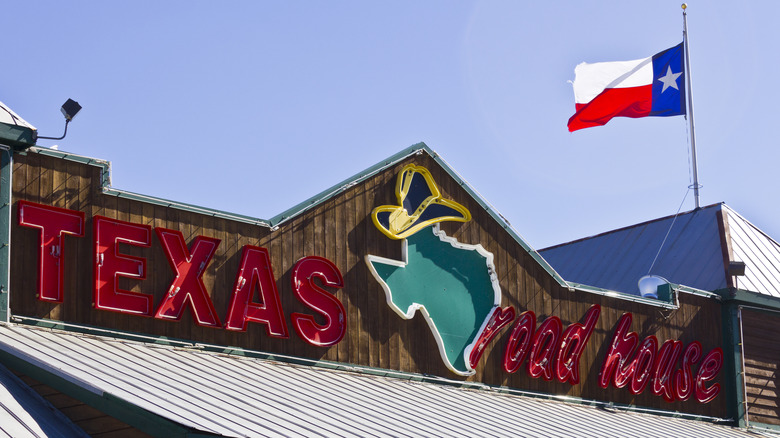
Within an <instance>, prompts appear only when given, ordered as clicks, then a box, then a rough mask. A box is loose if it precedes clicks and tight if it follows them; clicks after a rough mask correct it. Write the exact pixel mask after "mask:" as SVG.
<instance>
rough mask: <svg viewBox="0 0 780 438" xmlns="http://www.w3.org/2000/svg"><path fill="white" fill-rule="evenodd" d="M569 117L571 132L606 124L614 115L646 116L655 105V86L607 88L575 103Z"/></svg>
mask: <svg viewBox="0 0 780 438" xmlns="http://www.w3.org/2000/svg"><path fill="white" fill-rule="evenodd" d="M575 106H576V108H577V112H576V113H575V114H574V115H573V116H571V118H570V119H569V123H568V126H569V132H574V131H576V130H578V129H583V128H590V127H591V126H601V125H605V124H606V123H607V122H609V121H610V120H612V118H613V117H632V118H637V117H646V116H648V115H650V109H651V108H652V106H653V86H652V85H643V86H641V87H630V88H607V89H605V90H604V91H602V92H601V94H599V95H598V96H596V97H594V98H593V100H591V101H590V102H588V103H578V104H576V105H575Z"/></svg>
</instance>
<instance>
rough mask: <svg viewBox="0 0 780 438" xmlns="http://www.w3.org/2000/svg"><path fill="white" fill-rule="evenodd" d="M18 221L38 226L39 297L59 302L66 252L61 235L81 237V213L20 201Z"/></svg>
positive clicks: (82, 233) (82, 225)
mask: <svg viewBox="0 0 780 438" xmlns="http://www.w3.org/2000/svg"><path fill="white" fill-rule="evenodd" d="M19 225H22V226H25V227H30V228H38V229H39V230H40V231H39V243H40V247H41V249H40V251H39V252H38V299H39V300H42V301H54V302H57V303H61V302H62V283H63V281H64V273H65V270H64V266H65V259H64V258H63V257H62V255H63V254H64V253H65V249H64V246H63V240H64V239H63V237H64V235H66V234H68V235H71V236H76V237H84V213H82V212H80V211H73V210H66V209H64V208H57V207H49V206H47V205H40V204H33V203H32V202H27V201H19Z"/></svg>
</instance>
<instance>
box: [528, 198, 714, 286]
mask: <svg viewBox="0 0 780 438" xmlns="http://www.w3.org/2000/svg"><path fill="white" fill-rule="evenodd" d="M719 209H720V204H716V205H712V206H708V207H704V208H701V209H698V210H693V211H690V212H687V213H681V214H679V215H677V216H676V217H675V216H669V217H665V218H661V219H657V220H653V221H649V222H644V223H641V224H637V225H633V226H630V227H626V228H622V229H619V230H614V231H610V232H607V233H603V234H600V235H597V236H593V237H588V238H585V239H580V240H577V241H574V242H570V243H565V244H561V245H556V246H553V247H550V248H547V249H543V250H540V251H539V253H540V254H541V255H542V257H544V258H545V259H546V260H547V261H548V262H549V263H550V264H551V265H552V266H553V268H554V269H555V270H556V271H557V272H558V273H559V274H560V275H561V276H562V277H563V278H564V279H566V280H567V281H573V282H576V283H581V284H586V285H589V286H596V287H600V288H604V289H609V290H614V291H619V292H624V293H629V294H635V295H638V293H639V290H638V286H637V282H638V280H639V279H640V278H641V277H642V276H644V275H647V274H648V273H650V274H654V275H660V276H662V277H664V278H666V279H667V280H669V281H671V282H673V283H677V284H684V285H686V286H690V287H695V288H698V289H702V290H709V291H712V290H717V289H722V288H724V287H726V279H725V274H724V271H723V257H722V252H721V249H720V248H721V241H720V232H719V230H718V221H717V212H718V210H719ZM667 234H668V236H667ZM662 243H663V246H662ZM659 248H661V251H660V253H659ZM656 254H658V258H657V260H655V264H653V260H654V259H655V257H656ZM651 266H652V270H651V269H650V267H651Z"/></svg>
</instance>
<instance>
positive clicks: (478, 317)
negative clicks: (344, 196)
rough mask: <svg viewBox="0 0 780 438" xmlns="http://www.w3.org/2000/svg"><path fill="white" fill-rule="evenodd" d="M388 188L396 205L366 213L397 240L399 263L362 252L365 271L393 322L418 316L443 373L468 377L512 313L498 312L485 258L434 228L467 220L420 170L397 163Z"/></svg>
mask: <svg viewBox="0 0 780 438" xmlns="http://www.w3.org/2000/svg"><path fill="white" fill-rule="evenodd" d="M395 191H396V197H397V199H398V205H383V206H379V207H376V208H375V209H374V211H373V212H372V214H371V216H372V219H373V221H374V225H376V227H377V228H378V229H379V230H380V231H381V232H382V233H384V234H385V235H386V236H387V237H388V238H391V239H402V240H403V247H402V259H401V260H391V259H387V258H384V257H378V256H373V255H367V256H366V263H367V264H368V268H369V269H370V270H371V273H372V274H373V275H374V277H375V278H376V279H377V281H378V282H379V283H380V284H381V285H382V288H383V289H384V291H385V295H386V298H387V304H388V305H389V306H390V308H392V309H393V310H394V311H395V312H396V313H397V314H398V315H399V316H400V317H401V318H404V319H411V318H412V317H413V316H414V314H415V312H416V311H418V310H419V311H420V312H421V313H422V314H423V316H424V317H425V320H426V321H427V323H428V326H429V327H430V329H431V332H432V333H433V336H434V338H435V339H436V342H437V343H438V346H439V353H440V354H441V358H442V360H443V361H444V363H445V365H446V366H447V368H449V369H450V370H451V371H453V372H454V373H456V374H459V375H464V376H468V375H471V374H474V372H475V371H474V367H475V365H476V363H477V362H478V361H479V358H480V356H481V354H482V351H483V349H484V348H485V346H486V345H487V343H488V342H489V341H490V339H492V337H493V336H495V335H496V334H497V333H498V330H499V329H500V328H501V327H503V326H504V325H505V324H508V323H509V322H511V321H512V319H514V309H513V308H511V307H510V308H507V309H503V310H502V309H501V308H500V307H499V306H500V304H501V288H500V287H499V284H498V278H497V276H496V272H495V267H494V265H493V254H491V253H490V252H488V251H486V250H485V249H484V248H483V247H482V246H481V245H470V244H465V243H461V242H458V241H457V240H456V239H454V238H452V237H448V236H447V235H446V233H444V231H442V230H441V229H440V228H439V225H438V224H439V223H440V222H443V221H458V222H468V221H470V220H471V213H470V212H469V211H468V210H467V209H466V208H465V207H464V206H462V205H460V204H458V203H457V202H455V201H452V200H449V199H444V198H442V197H441V193H440V192H439V189H438V187H437V186H436V183H435V182H434V180H433V176H431V173H430V172H429V171H428V169H426V168H424V167H421V166H416V165H413V164H410V165H407V166H405V167H404V168H403V169H402V170H401V172H400V173H399V175H398V181H397V183H396V190H395ZM510 313H511V315H510Z"/></svg>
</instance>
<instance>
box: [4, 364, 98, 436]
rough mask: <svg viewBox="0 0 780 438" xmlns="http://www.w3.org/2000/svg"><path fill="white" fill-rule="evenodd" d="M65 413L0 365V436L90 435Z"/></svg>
mask: <svg viewBox="0 0 780 438" xmlns="http://www.w3.org/2000/svg"><path fill="white" fill-rule="evenodd" d="M88 436H89V435H87V434H86V432H84V431H83V430H81V429H79V428H78V427H77V426H76V425H74V424H73V423H72V422H71V421H70V420H69V419H68V418H67V417H65V415H63V414H62V413H61V412H59V411H57V410H56V409H55V408H54V407H53V406H52V405H51V404H50V403H49V402H48V401H46V400H45V399H43V398H42V397H41V396H40V395H38V394H37V393H36V392H34V391H33V390H32V389H31V388H30V387H28V386H27V385H25V384H24V383H23V382H22V381H21V380H19V378H18V377H16V376H14V375H13V374H12V373H11V372H10V371H9V370H8V369H7V368H5V367H4V366H2V365H0V437H11V438H28V437H29V438H40V437H52V438H55V437H61V438H66V437H88Z"/></svg>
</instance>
